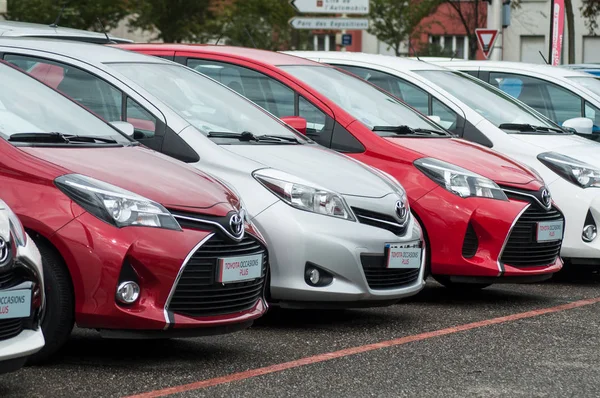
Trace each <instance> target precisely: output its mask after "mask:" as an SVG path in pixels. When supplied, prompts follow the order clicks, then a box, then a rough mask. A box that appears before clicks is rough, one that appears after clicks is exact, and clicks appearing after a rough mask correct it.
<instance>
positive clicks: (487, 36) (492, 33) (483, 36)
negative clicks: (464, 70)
mask: <svg viewBox="0 0 600 398" xmlns="http://www.w3.org/2000/svg"><path fill="white" fill-rule="evenodd" d="M475 34H476V35H477V42H478V43H479V48H481V52H482V53H483V56H484V57H485V59H488V58H489V57H490V53H491V52H492V49H493V48H494V42H495V41H496V37H498V30H497V29H475Z"/></svg>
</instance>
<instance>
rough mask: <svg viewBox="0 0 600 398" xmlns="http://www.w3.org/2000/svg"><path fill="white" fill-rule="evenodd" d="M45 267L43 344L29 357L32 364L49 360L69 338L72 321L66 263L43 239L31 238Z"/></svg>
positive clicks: (68, 276) (71, 295)
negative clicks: (44, 343) (44, 341)
mask: <svg viewBox="0 0 600 398" xmlns="http://www.w3.org/2000/svg"><path fill="white" fill-rule="evenodd" d="M34 241H35V243H36V245H37V247H38V249H39V251H40V254H41V255H42V263H43V267H44V285H45V292H46V311H45V314H44V318H43V320H42V331H43V332H44V339H45V340H46V345H45V346H44V348H42V349H41V350H40V351H39V352H37V353H36V354H34V355H32V356H31V357H29V359H28V361H27V363H28V364H32V365H37V364H42V363H44V362H48V360H49V359H50V358H51V356H52V355H54V354H55V353H56V352H57V351H58V350H59V349H60V348H61V347H62V346H63V345H64V344H65V342H66V341H67V340H68V339H69V335H70V334H71V331H72V330H73V325H74V324H75V309H74V308H75V306H74V303H75V300H74V298H73V285H72V283H71V277H70V275H69V271H68V269H67V266H66V265H65V263H64V261H63V259H62V258H61V257H60V255H59V254H58V253H57V252H56V250H55V249H54V247H52V246H51V245H50V244H49V243H47V242H46V241H44V240H43V239H39V238H38V239H34Z"/></svg>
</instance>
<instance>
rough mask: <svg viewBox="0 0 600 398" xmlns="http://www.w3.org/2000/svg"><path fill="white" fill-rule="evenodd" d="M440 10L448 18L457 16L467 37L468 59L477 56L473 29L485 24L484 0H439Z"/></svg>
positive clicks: (485, 2)
mask: <svg viewBox="0 0 600 398" xmlns="http://www.w3.org/2000/svg"><path fill="white" fill-rule="evenodd" d="M441 4H444V5H446V6H445V7H444V6H441V7H440V8H439V9H440V12H442V13H445V15H446V16H447V17H449V18H458V20H459V21H460V23H461V24H462V25H463V27H464V29H465V35H466V36H467V37H468V39H469V59H475V58H476V56H477V46H478V45H477V35H476V34H475V29H477V28H480V27H485V26H487V16H486V14H485V12H484V10H485V9H486V8H487V6H488V2H487V1H485V0H472V1H463V0H441Z"/></svg>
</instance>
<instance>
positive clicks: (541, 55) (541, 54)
mask: <svg viewBox="0 0 600 398" xmlns="http://www.w3.org/2000/svg"><path fill="white" fill-rule="evenodd" d="M538 52H539V53H540V57H542V59H543V60H544V62H545V63H546V65H550V62H548V60H546V57H544V54H543V53H542V52H541V51H538Z"/></svg>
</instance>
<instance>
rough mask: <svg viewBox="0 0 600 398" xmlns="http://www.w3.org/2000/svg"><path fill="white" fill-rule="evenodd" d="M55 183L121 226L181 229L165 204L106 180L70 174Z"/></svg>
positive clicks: (84, 206)
mask: <svg viewBox="0 0 600 398" xmlns="http://www.w3.org/2000/svg"><path fill="white" fill-rule="evenodd" d="M54 183H55V184H56V186H57V187H58V188H59V189H60V190H61V191H62V192H64V193H65V195H67V196H68V197H69V198H71V199H72V200H73V201H74V202H76V203H77V204H78V205H80V206H81V207H83V208H84V209H85V210H87V211H88V212H89V213H91V214H93V215H95V216H96V217H98V218H99V219H101V220H102V221H105V222H107V223H109V224H112V225H114V226H116V227H118V228H122V227H128V226H140V227H155V228H165V229H173V230H177V231H181V226H180V225H179V223H178V222H177V220H175V218H174V217H173V216H172V215H171V213H169V211H168V210H167V209H165V208H164V207H163V206H162V205H160V204H158V203H156V202H154V201H152V200H150V199H147V198H144V197H143V196H140V195H137V194H135V193H133V192H129V191H127V190H125V189H122V188H119V187H117V186H114V185H111V184H108V183H106V182H104V181H100V180H96V179H95V178H91V177H87V176H83V175H80V174H67V175H63V176H60V177H58V178H56V179H55V180H54Z"/></svg>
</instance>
